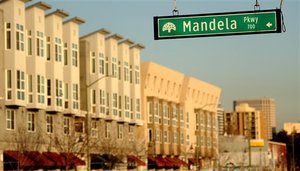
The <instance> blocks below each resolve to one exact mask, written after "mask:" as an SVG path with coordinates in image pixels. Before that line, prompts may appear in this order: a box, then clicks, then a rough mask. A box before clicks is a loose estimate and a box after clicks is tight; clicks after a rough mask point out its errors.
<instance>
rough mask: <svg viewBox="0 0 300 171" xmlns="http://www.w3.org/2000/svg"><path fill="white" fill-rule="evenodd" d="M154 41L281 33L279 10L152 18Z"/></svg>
mask: <svg viewBox="0 0 300 171" xmlns="http://www.w3.org/2000/svg"><path fill="white" fill-rule="evenodd" d="M153 20H154V39H155V40H159V39H176V38H191V37H209V36H228V35H243V34H263V33H281V11H280V9H273V10H259V11H241V12H231V13H214V14H197V15H176V16H159V17H154V18H153Z"/></svg>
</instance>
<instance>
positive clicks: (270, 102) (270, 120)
mask: <svg viewBox="0 0 300 171" xmlns="http://www.w3.org/2000/svg"><path fill="white" fill-rule="evenodd" d="M241 103H248V104H249V106H250V107H253V108H255V109H256V110H259V111H261V112H262V113H263V114H264V115H265V117H266V118H267V123H266V124H267V138H268V139H272V135H273V133H275V132H276V104H275V100H274V99H272V98H262V99H248V100H236V101H234V102H233V106H234V108H235V106H237V105H239V104H241Z"/></svg>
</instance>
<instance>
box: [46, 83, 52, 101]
mask: <svg viewBox="0 0 300 171" xmlns="http://www.w3.org/2000/svg"><path fill="white" fill-rule="evenodd" d="M47 105H48V106H51V80H50V79H48V80H47Z"/></svg>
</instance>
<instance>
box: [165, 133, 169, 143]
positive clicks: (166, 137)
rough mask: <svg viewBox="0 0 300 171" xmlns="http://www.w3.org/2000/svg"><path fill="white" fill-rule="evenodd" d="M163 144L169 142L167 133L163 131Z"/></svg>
mask: <svg viewBox="0 0 300 171" xmlns="http://www.w3.org/2000/svg"><path fill="white" fill-rule="evenodd" d="M164 142H165V143H168V142H169V135H168V131H164Z"/></svg>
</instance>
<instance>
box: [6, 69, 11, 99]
mask: <svg viewBox="0 0 300 171" xmlns="http://www.w3.org/2000/svg"><path fill="white" fill-rule="evenodd" d="M6 99H8V100H11V99H12V81H11V70H6Z"/></svg>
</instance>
